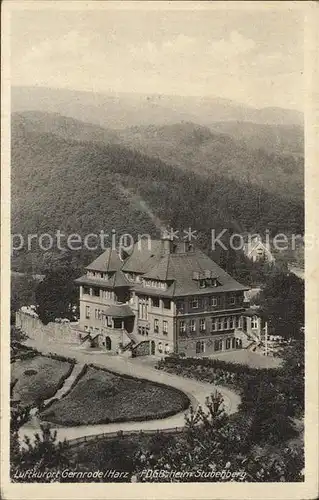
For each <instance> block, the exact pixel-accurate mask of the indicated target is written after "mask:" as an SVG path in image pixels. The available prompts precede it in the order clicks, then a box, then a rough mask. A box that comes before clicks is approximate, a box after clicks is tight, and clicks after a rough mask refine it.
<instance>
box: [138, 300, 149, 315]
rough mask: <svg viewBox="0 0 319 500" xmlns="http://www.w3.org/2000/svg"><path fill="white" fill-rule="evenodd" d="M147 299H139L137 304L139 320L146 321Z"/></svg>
mask: <svg viewBox="0 0 319 500" xmlns="http://www.w3.org/2000/svg"><path fill="white" fill-rule="evenodd" d="M147 302H148V300H147V299H140V300H139V303H138V317H139V318H140V319H147Z"/></svg>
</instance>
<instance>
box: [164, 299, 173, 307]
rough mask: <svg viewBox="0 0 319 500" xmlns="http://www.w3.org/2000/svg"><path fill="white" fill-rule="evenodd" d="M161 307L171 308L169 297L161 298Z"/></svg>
mask: <svg viewBox="0 0 319 500" xmlns="http://www.w3.org/2000/svg"><path fill="white" fill-rule="evenodd" d="M163 307H164V309H170V308H171V301H170V299H163Z"/></svg>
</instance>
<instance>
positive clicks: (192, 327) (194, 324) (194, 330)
mask: <svg viewBox="0 0 319 500" xmlns="http://www.w3.org/2000/svg"><path fill="white" fill-rule="evenodd" d="M189 329H190V331H191V332H196V323H195V320H194V319H191V320H190V323H189Z"/></svg>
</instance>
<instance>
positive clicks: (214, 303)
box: [210, 297, 218, 307]
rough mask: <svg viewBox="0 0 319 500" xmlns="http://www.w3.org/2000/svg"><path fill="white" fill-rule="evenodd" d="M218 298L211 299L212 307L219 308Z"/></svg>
mask: <svg viewBox="0 0 319 500" xmlns="http://www.w3.org/2000/svg"><path fill="white" fill-rule="evenodd" d="M217 303H218V301H217V297H211V298H210V305H211V306H213V307H216V306H217Z"/></svg>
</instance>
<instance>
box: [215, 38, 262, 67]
mask: <svg viewBox="0 0 319 500" xmlns="http://www.w3.org/2000/svg"><path fill="white" fill-rule="evenodd" d="M255 46H256V42H255V41H254V40H252V39H251V38H246V37H245V36H243V35H242V34H241V33H239V32H238V31H232V32H231V33H230V35H229V37H228V38H226V39H225V38H222V39H221V40H216V41H213V42H212V43H211V44H210V51H211V54H212V55H213V56H214V57H216V58H217V59H219V60H228V59H232V58H234V57H238V56H240V55H242V54H245V53H246V52H249V51H251V50H252V49H253V48H254V47H255Z"/></svg>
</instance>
